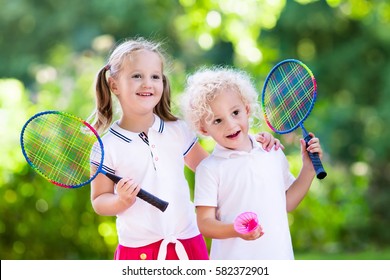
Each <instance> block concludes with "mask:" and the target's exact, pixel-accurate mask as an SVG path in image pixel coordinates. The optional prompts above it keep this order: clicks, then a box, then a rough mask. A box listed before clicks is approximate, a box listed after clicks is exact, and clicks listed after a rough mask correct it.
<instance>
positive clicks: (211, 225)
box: [196, 206, 263, 240]
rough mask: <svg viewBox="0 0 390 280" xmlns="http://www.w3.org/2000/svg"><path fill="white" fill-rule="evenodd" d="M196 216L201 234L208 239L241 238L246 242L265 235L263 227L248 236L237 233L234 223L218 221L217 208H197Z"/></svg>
mask: <svg viewBox="0 0 390 280" xmlns="http://www.w3.org/2000/svg"><path fill="white" fill-rule="evenodd" d="M196 216H197V220H198V227H199V230H200V232H201V233H202V234H203V235H204V236H205V237H208V238H213V239H226V238H233V237H240V238H242V239H245V240H255V239H257V238H259V237H261V236H262V235H263V232H262V228H261V227H258V228H257V229H256V230H254V231H253V232H250V233H247V234H240V233H238V232H236V231H235V229H234V226H233V223H224V222H221V221H219V220H217V219H216V208H215V207H211V206H197V207H196Z"/></svg>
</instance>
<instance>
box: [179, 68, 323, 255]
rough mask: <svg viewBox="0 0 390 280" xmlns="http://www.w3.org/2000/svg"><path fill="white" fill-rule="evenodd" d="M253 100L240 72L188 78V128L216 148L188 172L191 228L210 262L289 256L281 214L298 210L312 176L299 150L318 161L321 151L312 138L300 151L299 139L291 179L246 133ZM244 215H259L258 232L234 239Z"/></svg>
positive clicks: (278, 156) (275, 155) (279, 159)
mask: <svg viewBox="0 0 390 280" xmlns="http://www.w3.org/2000/svg"><path fill="white" fill-rule="evenodd" d="M257 97H258V94H257V92H256V90H255V88H254V87H253V85H252V83H251V81H250V79H249V77H248V76H247V75H246V74H245V73H243V72H239V71H236V70H233V69H224V68H215V69H214V68H213V69H203V70H200V71H199V72H197V73H195V74H194V75H192V76H191V77H189V78H188V82H187V88H186V91H185V93H184V95H183V112H185V115H186V118H187V119H188V120H189V122H190V123H191V125H192V126H193V127H194V128H195V129H197V130H198V131H199V132H200V133H202V134H203V135H206V136H211V137H212V138H213V139H214V140H215V141H216V142H217V145H216V146H215V149H214V151H213V153H212V154H211V155H210V156H209V157H208V158H207V159H205V160H203V161H202V162H201V163H200V164H199V166H198V168H197V169H196V173H195V174H196V176H195V205H196V213H197V217H198V226H199V229H200V231H201V233H202V234H203V235H204V236H206V237H209V238H212V245H211V251H210V258H211V259H293V257H294V256H293V248H292V243H291V237H290V231H289V225H288V219H287V211H292V210H294V209H295V208H296V207H297V206H298V204H299V203H300V201H301V200H302V199H303V198H304V196H305V195H306V193H307V191H308V190H309V188H310V185H311V183H312V181H313V178H314V176H315V171H314V168H313V165H312V163H311V161H310V158H309V156H308V153H307V151H309V152H312V153H314V152H317V153H319V155H320V156H322V149H321V146H320V143H319V139H318V138H312V139H311V140H310V141H309V143H308V144H309V146H308V148H307V149H306V144H305V141H304V140H303V139H301V140H300V142H301V143H300V144H301V153H302V161H303V165H302V169H301V172H300V173H299V176H298V177H297V178H294V177H293V175H292V174H291V173H290V171H289V166H288V162H287V159H286V157H285V155H284V153H283V152H282V151H281V150H278V151H271V152H269V153H266V152H265V151H264V149H263V148H262V147H261V146H260V145H258V143H257V142H256V141H254V138H253V136H251V135H249V134H248V131H249V119H250V116H251V115H253V114H254V113H255V112H256V109H257V108H258V104H257ZM312 136H314V135H312ZM306 150H307V151H306ZM237 170H239V171H238V172H237ZM246 211H250V212H255V213H257V215H259V221H260V226H259V227H257V228H256V229H255V230H254V231H252V232H249V233H238V232H236V231H235V229H234V225H233V221H234V220H235V217H237V216H238V215H239V214H240V213H242V212H246ZM263 230H264V232H263Z"/></svg>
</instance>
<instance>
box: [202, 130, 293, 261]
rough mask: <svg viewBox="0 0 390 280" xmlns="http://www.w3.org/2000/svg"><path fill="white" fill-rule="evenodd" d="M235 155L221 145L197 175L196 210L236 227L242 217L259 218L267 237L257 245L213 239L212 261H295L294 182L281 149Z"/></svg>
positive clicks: (254, 150) (204, 161) (256, 243)
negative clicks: (289, 195) (289, 196)
mask: <svg viewBox="0 0 390 280" xmlns="http://www.w3.org/2000/svg"><path fill="white" fill-rule="evenodd" d="M250 137H251V140H252V143H253V146H254V148H253V149H252V150H251V151H250V152H249V153H248V152H242V151H234V150H229V149H226V148H223V147H221V146H220V145H218V144H217V145H216V147H215V149H214V151H213V153H212V154H211V155H210V156H209V157H208V158H206V159H204V160H203V161H202V162H201V163H200V165H199V166H198V167H197V169H196V173H195V174H196V177H195V205H196V206H212V207H217V213H218V215H219V219H220V220H221V221H223V222H227V223H233V221H234V219H235V218H236V217H237V216H238V215H239V214H241V213H242V212H246V211H252V212H255V213H257V215H258V218H259V223H260V224H261V226H262V228H263V231H264V235H263V236H262V237H261V238H259V239H257V240H253V241H246V240H243V239H241V238H228V239H213V240H212V245H211V251H210V259H237V260H238V259H244V260H245V259H246V260H249V259H293V258H294V255H293V248H292V243H291V237H290V230H289V225H288V220H287V211H286V190H287V189H288V188H289V186H290V185H291V184H292V183H293V182H294V180H295V178H294V176H293V175H292V174H291V173H290V171H289V165H288V162H287V159H286V157H285V155H284V153H283V151H282V150H281V149H279V150H277V151H275V150H271V151H270V152H267V151H265V150H263V148H262V147H261V146H260V145H259V143H257V142H256V140H255V139H254V137H252V136H250Z"/></svg>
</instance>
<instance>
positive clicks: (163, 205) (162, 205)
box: [104, 172, 169, 212]
mask: <svg viewBox="0 0 390 280" xmlns="http://www.w3.org/2000/svg"><path fill="white" fill-rule="evenodd" d="M104 174H105V175H106V176H107V177H108V178H110V179H111V180H112V181H113V182H114V183H118V182H119V181H120V180H121V179H122V178H121V177H119V176H116V175H114V174H111V173H108V172H107V173H104ZM137 196H138V197H139V198H141V199H142V200H145V201H146V202H147V203H149V204H151V205H153V206H155V207H156V208H158V209H160V210H161V211H162V212H164V211H165V210H166V209H167V207H168V204H169V203H168V202H166V201H164V200H162V199H160V198H158V197H157V196H155V195H153V194H151V193H149V192H147V191H145V190H143V189H140V191H139V192H138V194H137Z"/></svg>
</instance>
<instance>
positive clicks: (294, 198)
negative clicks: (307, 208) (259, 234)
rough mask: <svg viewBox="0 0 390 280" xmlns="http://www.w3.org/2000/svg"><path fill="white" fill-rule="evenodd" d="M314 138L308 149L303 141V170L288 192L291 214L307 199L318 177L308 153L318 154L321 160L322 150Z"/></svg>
mask: <svg viewBox="0 0 390 280" xmlns="http://www.w3.org/2000/svg"><path fill="white" fill-rule="evenodd" d="M311 136H312V137H313V138H312V139H311V140H310V141H309V143H308V144H309V146H308V148H307V149H306V143H305V141H304V140H303V139H301V140H300V141H301V153H302V162H303V164H302V169H301V171H300V173H299V175H298V177H297V179H296V180H295V181H294V183H292V185H291V186H290V188H289V189H288V190H287V192H286V207H287V212H290V211H292V210H294V209H295V208H297V206H298V205H299V203H300V202H301V201H302V199H303V198H304V197H305V195H306V193H307V192H308V190H309V189H310V186H311V183H312V182H313V179H314V177H315V175H316V172H315V170H314V167H313V164H312V162H311V160H310V157H309V155H308V153H307V152H311V153H318V154H319V156H320V158H321V157H322V149H321V145H320V142H319V139H318V138H315V137H314V135H313V134H311Z"/></svg>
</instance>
